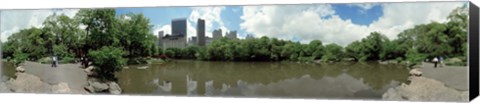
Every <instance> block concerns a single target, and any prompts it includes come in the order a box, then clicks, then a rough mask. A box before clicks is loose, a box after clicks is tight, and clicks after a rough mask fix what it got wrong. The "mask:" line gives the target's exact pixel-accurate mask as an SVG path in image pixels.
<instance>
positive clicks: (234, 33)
mask: <svg viewBox="0 0 480 103" xmlns="http://www.w3.org/2000/svg"><path fill="white" fill-rule="evenodd" d="M225 37H227V38H229V39H237V31H230V32H227V33H226V34H225Z"/></svg>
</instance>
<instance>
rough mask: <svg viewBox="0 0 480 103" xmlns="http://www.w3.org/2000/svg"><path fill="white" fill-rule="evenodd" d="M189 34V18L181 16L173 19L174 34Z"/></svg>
mask: <svg viewBox="0 0 480 103" xmlns="http://www.w3.org/2000/svg"><path fill="white" fill-rule="evenodd" d="M176 35H187V19H185V18H179V19H174V20H172V36H176Z"/></svg>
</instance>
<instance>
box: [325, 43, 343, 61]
mask: <svg viewBox="0 0 480 103" xmlns="http://www.w3.org/2000/svg"><path fill="white" fill-rule="evenodd" d="M324 52H325V55H324V56H323V57H322V61H335V62H336V61H340V60H341V59H342V58H343V56H344V53H343V48H342V47H341V46H339V45H337V44H328V45H326V46H325V51H324Z"/></svg>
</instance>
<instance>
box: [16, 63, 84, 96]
mask: <svg viewBox="0 0 480 103" xmlns="http://www.w3.org/2000/svg"><path fill="white" fill-rule="evenodd" d="M50 66H51V65H50V64H40V63H36V62H29V61H26V62H25V65H24V67H25V72H26V73H29V74H33V75H35V76H38V77H39V78H40V79H42V81H44V82H46V83H48V84H50V85H55V84H58V83H60V82H65V83H67V84H68V85H69V87H70V89H71V90H72V92H74V93H82V92H85V90H84V89H83V87H84V86H86V85H87V74H86V73H85V72H84V71H83V69H82V68H80V66H81V65H80V64H78V63H77V64H60V65H58V66H57V67H56V68H53V67H50Z"/></svg>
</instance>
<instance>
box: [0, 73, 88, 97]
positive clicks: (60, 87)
mask: <svg viewBox="0 0 480 103" xmlns="http://www.w3.org/2000/svg"><path fill="white" fill-rule="evenodd" d="M0 85H1V86H0V87H1V88H2V90H1V91H2V92H15V93H62V94H88V92H86V91H82V90H72V89H71V88H70V86H69V85H68V84H67V83H64V82H60V83H58V84H49V83H47V82H44V81H42V80H41V79H40V78H39V77H37V76H35V75H33V74H29V73H25V69H24V68H23V67H22V66H19V67H17V68H16V73H15V78H10V80H8V81H6V82H5V83H0Z"/></svg>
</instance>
